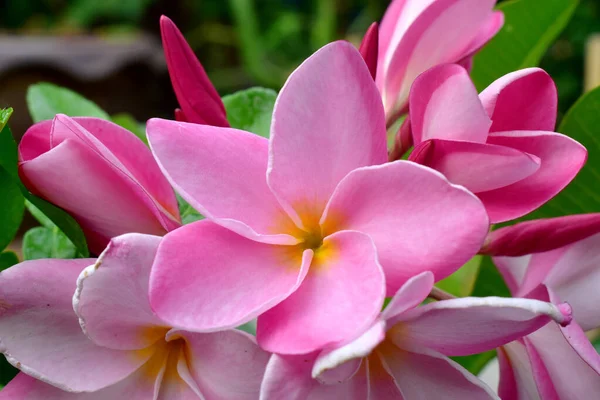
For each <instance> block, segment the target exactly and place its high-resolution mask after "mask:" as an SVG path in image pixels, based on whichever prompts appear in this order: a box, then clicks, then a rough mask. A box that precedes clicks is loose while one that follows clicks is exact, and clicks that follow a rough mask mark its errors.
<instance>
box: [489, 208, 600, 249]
mask: <svg viewBox="0 0 600 400" xmlns="http://www.w3.org/2000/svg"><path fill="white" fill-rule="evenodd" d="M597 233H600V213H595V214H580V215H567V216H564V217H557V218H543V219H537V220H533V221H525V222H521V223H519V224H515V225H512V226H507V227H504V228H501V229H497V230H495V231H492V232H490V234H489V235H488V237H487V239H486V244H485V245H484V248H483V249H482V251H480V253H482V254H488V255H491V256H505V257H518V256H524V255H527V254H532V253H542V252H546V251H550V250H554V249H557V248H560V247H564V246H567V245H570V244H572V243H575V242H578V241H580V240H583V239H585V238H587V237H589V236H592V235H595V234H597Z"/></svg>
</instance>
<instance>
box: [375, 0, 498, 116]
mask: <svg viewBox="0 0 600 400" xmlns="http://www.w3.org/2000/svg"><path fill="white" fill-rule="evenodd" d="M428 2H431V1H428ZM414 3H416V2H414ZM494 4H495V0H437V1H433V2H431V5H429V6H428V7H427V8H426V9H425V10H424V11H423V12H421V13H420V14H419V15H418V17H417V18H416V19H415V20H414V21H412V22H411V24H410V26H409V27H408V28H407V30H406V31H405V33H404V34H402V38H401V40H400V42H399V43H398V45H397V46H395V48H394V52H393V54H392V55H391V59H390V62H389V64H388V66H387V74H386V76H385V78H386V79H385V82H384V83H383V86H380V89H385V91H383V92H382V95H383V99H384V105H385V110H386V115H387V116H388V118H389V117H390V116H391V115H394V114H395V113H397V112H399V111H401V110H402V109H404V108H405V106H406V104H407V100H408V95H409V90H410V87H411V85H412V83H413V82H414V80H415V79H416V78H417V76H418V75H419V74H421V73H422V72H424V71H426V70H428V69H429V68H431V67H434V66H436V65H439V64H444V63H453V62H457V61H459V60H461V59H462V58H463V57H465V56H466V55H468V52H469V51H472V49H471V43H473V41H474V40H475V38H476V37H478V35H479V33H480V29H481V25H482V24H481V21H485V20H486V19H487V18H488V16H489V15H490V14H491V13H492V12H493V11H492V8H493V7H494Z"/></svg>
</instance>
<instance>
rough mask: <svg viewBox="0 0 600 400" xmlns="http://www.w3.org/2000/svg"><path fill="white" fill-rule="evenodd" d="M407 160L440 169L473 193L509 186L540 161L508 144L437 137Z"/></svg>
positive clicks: (421, 146) (530, 171)
mask: <svg viewBox="0 0 600 400" xmlns="http://www.w3.org/2000/svg"><path fill="white" fill-rule="evenodd" d="M409 160H410V161H414V162H417V163H419V164H422V165H426V166H428V167H430V168H433V169H435V170H436V171H440V172H441V173H442V174H444V176H446V178H448V180H449V181H450V182H452V183H454V184H456V185H462V186H464V187H466V188H467V189H469V190H470V191H471V192H473V193H480V192H486V191H489V190H494V189H501V188H504V187H506V186H509V185H512V184H513V183H516V182H519V181H521V180H523V179H525V178H527V177H528V176H531V175H533V174H534V173H535V172H536V171H537V170H538V169H539V168H540V164H541V162H540V159H539V158H537V157H536V156H532V155H530V154H527V153H524V152H522V151H519V150H515V149H512V148H510V147H505V146H495V145H491V144H485V143H473V142H463V141H452V140H439V139H433V140H428V141H426V142H422V143H421V144H420V145H419V146H417V147H416V148H415V149H414V151H413V152H412V153H411V155H410V157H409Z"/></svg>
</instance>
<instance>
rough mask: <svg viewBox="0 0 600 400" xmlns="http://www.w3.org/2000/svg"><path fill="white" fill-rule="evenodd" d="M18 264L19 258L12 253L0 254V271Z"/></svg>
mask: <svg viewBox="0 0 600 400" xmlns="http://www.w3.org/2000/svg"><path fill="white" fill-rule="evenodd" d="M18 263H19V257H17V255H16V254H15V253H14V252H12V251H5V252H3V253H0V271H4V270H5V269H7V268H10V267H12V266H13V265H16V264H18Z"/></svg>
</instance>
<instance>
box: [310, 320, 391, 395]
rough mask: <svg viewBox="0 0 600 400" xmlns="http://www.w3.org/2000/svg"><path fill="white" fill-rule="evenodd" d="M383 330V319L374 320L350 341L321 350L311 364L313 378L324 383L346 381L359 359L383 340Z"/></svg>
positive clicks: (357, 364)
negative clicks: (364, 330)
mask: <svg viewBox="0 0 600 400" xmlns="http://www.w3.org/2000/svg"><path fill="white" fill-rule="evenodd" d="M385 332H386V323H385V321H381V320H380V321H376V322H375V323H374V324H373V326H371V327H370V328H369V329H368V330H367V331H366V332H365V333H363V334H362V335H361V336H359V337H358V338H356V339H354V340H352V341H351V342H350V343H348V344H345V345H343V346H341V347H334V348H333V349H332V350H329V349H326V350H324V351H322V352H321V353H320V354H319V356H318V357H317V359H316V361H315V364H314V366H313V369H312V376H313V378H315V379H317V380H319V381H320V382H323V383H326V384H332V383H336V382H343V381H347V380H348V379H350V378H351V377H352V376H354V374H355V373H356V371H357V370H358V368H359V367H360V364H361V360H362V359H363V358H364V357H367V356H368V355H369V354H371V352H372V351H373V350H374V349H375V348H376V347H377V345H379V344H380V343H381V342H383V340H384V339H385Z"/></svg>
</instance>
